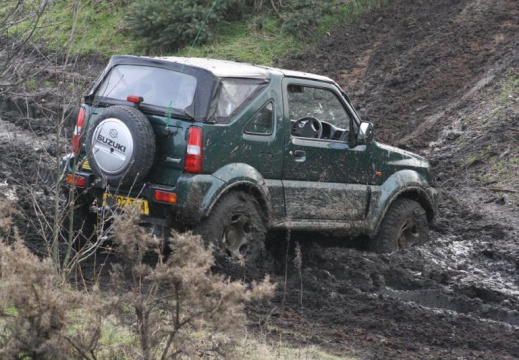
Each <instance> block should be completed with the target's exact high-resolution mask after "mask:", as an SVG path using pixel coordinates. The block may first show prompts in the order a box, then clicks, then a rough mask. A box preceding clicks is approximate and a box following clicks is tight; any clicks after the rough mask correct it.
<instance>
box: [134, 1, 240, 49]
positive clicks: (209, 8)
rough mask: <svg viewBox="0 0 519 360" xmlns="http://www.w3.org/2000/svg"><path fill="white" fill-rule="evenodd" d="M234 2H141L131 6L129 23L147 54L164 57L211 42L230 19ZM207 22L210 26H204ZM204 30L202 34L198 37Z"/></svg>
mask: <svg viewBox="0 0 519 360" xmlns="http://www.w3.org/2000/svg"><path fill="white" fill-rule="evenodd" d="M234 3H235V1H233V0H220V1H218V2H216V5H214V4H213V2H212V1H208V0H137V1H135V3H134V4H133V5H132V6H130V8H129V12H128V14H127V17H126V19H127V24H128V28H129V30H130V33H131V34H132V35H133V36H134V37H136V38H137V39H140V40H142V44H145V45H144V47H145V49H146V51H147V52H149V53H155V54H161V53H164V52H170V51H176V50H178V49H179V48H181V47H183V46H185V45H188V44H191V43H193V42H194V41H195V40H196V42H197V44H200V43H205V42H207V41H209V40H210V39H211V36H212V34H211V31H210V29H211V27H212V26H214V25H216V24H218V23H219V22H220V21H222V20H223V19H224V17H225V16H226V10H227V9H229V7H230V6H231V5H232V4H234ZM206 19H207V23H206V24H205V25H204V23H205V21H206ZM199 31H200V35H199V36H198V38H197V35H198V33H199Z"/></svg>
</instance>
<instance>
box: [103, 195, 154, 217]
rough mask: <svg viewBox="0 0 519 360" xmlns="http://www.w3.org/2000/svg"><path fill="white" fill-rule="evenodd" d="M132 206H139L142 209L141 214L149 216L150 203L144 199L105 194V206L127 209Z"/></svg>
mask: <svg viewBox="0 0 519 360" xmlns="http://www.w3.org/2000/svg"><path fill="white" fill-rule="evenodd" d="M130 204H138V205H139V206H140V208H141V214H143V215H149V214H150V207H149V203H148V201H146V200H144V199H136V198H131V197H128V196H122V195H113V194H107V193H104V194H103V206H114V205H116V206H118V207H120V208H123V207H125V206H126V205H130Z"/></svg>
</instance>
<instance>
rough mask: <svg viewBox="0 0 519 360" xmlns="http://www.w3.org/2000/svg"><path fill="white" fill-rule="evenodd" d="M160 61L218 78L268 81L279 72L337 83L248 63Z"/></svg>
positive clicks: (188, 59)
mask: <svg viewBox="0 0 519 360" xmlns="http://www.w3.org/2000/svg"><path fill="white" fill-rule="evenodd" d="M155 59H158V60H165V61H171V62H176V63H179V64H185V65H189V66H194V67H199V68H202V69H205V70H207V71H210V72H211V73H213V74H214V75H215V76H217V77H237V78H239V77H241V78H254V79H268V78H269V74H270V73H271V72H279V73H282V74H283V75H285V76H288V77H296V78H304V79H312V80H318V81H326V82H330V83H335V82H334V81H333V80H332V79H330V78H328V77H326V76H321V75H315V74H310V73H305V72H300V71H292V70H283V69H276V68H271V67H266V66H258V65H252V64H248V63H239V62H234V61H226V60H216V59H206V58H195V57H174V56H168V57H156V58H155Z"/></svg>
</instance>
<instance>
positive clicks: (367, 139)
mask: <svg viewBox="0 0 519 360" xmlns="http://www.w3.org/2000/svg"><path fill="white" fill-rule="evenodd" d="M374 128H375V127H374V126H373V123H370V122H368V121H363V122H361V123H360V127H359V133H358V135H357V141H358V142H359V143H363V144H369V143H371V142H372V141H373V130H374Z"/></svg>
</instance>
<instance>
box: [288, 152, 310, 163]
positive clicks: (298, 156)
mask: <svg viewBox="0 0 519 360" xmlns="http://www.w3.org/2000/svg"><path fill="white" fill-rule="evenodd" d="M290 155H292V156H293V157H294V159H295V161H297V162H304V161H306V152H305V151H304V150H296V151H294V152H292V151H291V152H290Z"/></svg>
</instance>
